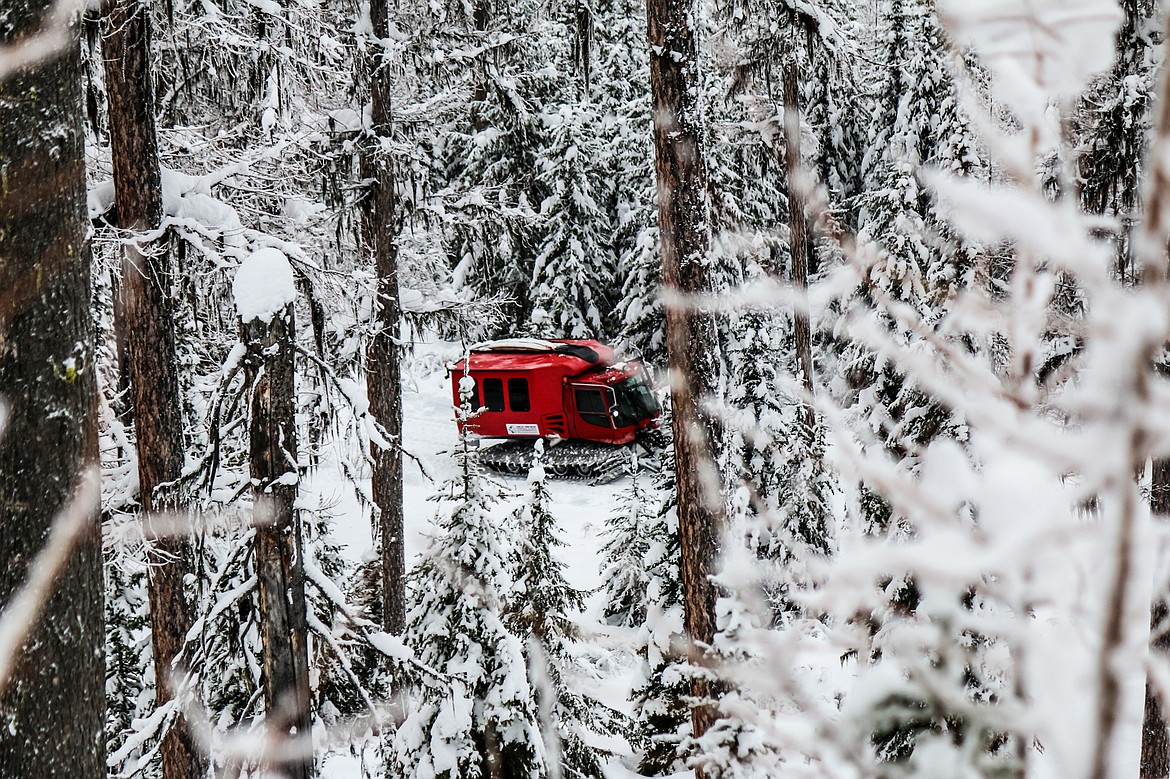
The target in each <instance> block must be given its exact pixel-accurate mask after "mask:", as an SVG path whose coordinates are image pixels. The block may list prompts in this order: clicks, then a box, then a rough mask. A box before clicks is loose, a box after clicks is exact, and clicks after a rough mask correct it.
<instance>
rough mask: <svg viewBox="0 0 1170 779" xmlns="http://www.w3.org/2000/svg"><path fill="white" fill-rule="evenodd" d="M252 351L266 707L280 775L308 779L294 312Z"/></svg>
mask: <svg viewBox="0 0 1170 779" xmlns="http://www.w3.org/2000/svg"><path fill="white" fill-rule="evenodd" d="M241 338H242V340H243V342H244V345H245V346H246V347H247V350H248V351H247V356H246V357H245V358H244V372H245V373H244V375H245V381H246V382H247V385H248V387H250V391H251V397H250V400H249V423H248V436H249V442H250V443H249V465H250V471H251V476H252V484H253V487H252V502H253V504H252V505H253V509H252V511H253V517H254V523H255V526H256V578H257V581H258V583H259V591H260V639H261V643H262V645H263V650H262V651H263V658H262V665H263V674H264V706H265V712H266V716H267V718H268V726H269V728H270V729H271V733H272V735H273V737H274V738H275V739H276V742H277V744H278V745H280V749H281V750H287V751H283V753H282V754H279V755H277V756H275V757H270V758H269V762H270V767H271V769H272V770H275V771H278V772H283V775H284V776H287V777H289V779H308V777H309V776H310V775H311V774H312V768H313V748H312V740H311V739H312V733H311V729H310V725H311V722H310V717H309V706H310V699H309V653H308V643H307V642H308V632H307V611H306V604H305V571H304V567H303V563H302V561H303V559H304V558H303V555H302V549H301V543H302V538H301V523H300V517H299V515H298V513H297V511H296V508H295V503H296V497H297V484H296V483H297V467H296V462H297V436H296V423H295V419H294V412H295V405H294V400H293V398H294V397H295V396H294V392H293V390H294V387H293V382H294V379H293V309H292V305H291V304H289V306H288V307H287V308H286V309H285V310H284V311H283V312H281V313H279V314H277V315H276V316H273V317H272V321H271V322H268V323H266V322H264V321H263V319H259V318H258V319H253V320H251V321H250V322H247V323H245V324H244V325H242V327H241Z"/></svg>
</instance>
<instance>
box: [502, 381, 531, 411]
mask: <svg viewBox="0 0 1170 779" xmlns="http://www.w3.org/2000/svg"><path fill="white" fill-rule="evenodd" d="M508 408H510V409H512V410H513V411H531V410H532V401H531V400H530V399H529V397H528V379H508Z"/></svg>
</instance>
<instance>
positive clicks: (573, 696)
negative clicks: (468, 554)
mask: <svg viewBox="0 0 1170 779" xmlns="http://www.w3.org/2000/svg"><path fill="white" fill-rule="evenodd" d="M543 444H544V442H543V441H541V440H538V441H537V443H536V450H537V451H536V455H535V457H534V459H533V462H532V468H531V470H530V471H529V474H528V488H529V489H528V495H527V496H526V498H525V500H524V501H523V502H522V503H521V505H520V506H518V507H517V509H516V510H515V512H514V513H513V514H512V517H511V521H512V530H513V532H514V533H515V534H516V538H517V539H518V540H519V543H518V545H517V548H516V565H517V576H516V586H515V589H514V590H513V592H512V594H511V596H510V598H509V601H510V606H509V609H508V615H507V616H508V619H507V623H508V625H509V627H510V628H511V629H512V631H513V632H514V633H516V635H517V636H527V637H528V639H527V640H528V648H529V668H530V669H531V675H532V682H533V687H534V688H535V689H536V693H537V699H538V703H539V706H540V709H541V715H542V718H547V719H549V720H550V721H551V722H550V724H551V730H552V732H551V733H549V732H547V731H546V733H545V737H546V738H549V737H550V736H552V737H555V738H556V740H557V741H558V743H559V749H556V750H554V747H553V745H552V744H546V747H547V748H548V759H549V760H550V761H551V760H553V759H555V758H556V756H557V755H558V754H559V759H560V772H561V776H565V777H596V779H602V777H603V776H604V772H603V770H602V758H603V757H605V756H606V754H607V753H606V752H605V751H603V750H599V749H598V748H596V747H594V746H591V745H590V744H589V743H588V742H587V741H586V738H585V737H586V735H587V734H589V733H593V734H598V735H603V736H610V737H613V736H615V735H619V734H620V733H621V732H622V731H623V728H621V727H620V726H622V725H627V724H628V723H625V722H624V721H623V720H624V718H623V717H621V715H619V714H618V713H617V712H616V711H614V710H613V709H611V708H609V707H608V706H607V705H605V703H604V702H601V701H597V700H593V699H591V698H589V697H587V696H586V695H585V694H584V693H582V692H581V691H580V686H581V682H582V679H583V677H584V674H582V672H581V663H580V654H581V643H582V636H581V631H580V629H579V628H578V627H577V625H576V623H575V622H574V621H573V619H572V617H573V616H574V615H578V614H580V613H581V611H582V610H583V608H584V605H585V603H584V598H583V594H582V593H581V592H580V591H579V590H576V589H574V588H573V587H571V586H570V585H569V583H568V582H567V581H565V574H564V569H565V564H564V563H563V562H561V561H560V560H558V559H557V557H556V554H557V550H559V549H561V548H563V547H564V546H565V542H564V541H563V540H562V539H561V536H560V533H559V532H558V530H557V521H556V517H554V516H553V514H552V507H551V505H550V502H551V498H550V496H549V493H548V487H547V485H546V484H545V471H544V466H543V465H542V464H541V460H540V458H541V455H542V453H543Z"/></svg>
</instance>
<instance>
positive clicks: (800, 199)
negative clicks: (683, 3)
mask: <svg viewBox="0 0 1170 779" xmlns="http://www.w3.org/2000/svg"><path fill="white" fill-rule="evenodd" d="M800 112H801V109H800V88H799V86H798V84H797V81H796V63H794V62H789V63H787V64H786V65H785V66H784V158H785V166H786V170H787V174H788V175H787V178H788V227H789V234H790V239H789V247H788V248H789V253H790V254H791V256H792V286H794V287H795V288H796V291H797V295H798V296H799V298H800V301H801V302H802V303H803V304H804V305H803V307H801V306H798V307H797V309H796V310H795V311H794V312H793V315H792V331H793V338H794V340H795V342H796V363H797V365H798V366H799V367H800V372H801V378H802V381H803V383H804V389H805V392H807V393H808V396H809V401H807V402H805V403H804V424H805V427H806V428H807V429H808V430H810V431H811V430H812V427H813V423H814V421H815V419H814V416H813V407H812V402H811V399H812V394H813V361H812V331H811V328H810V326H809V321H808V310H807V309H808V266H809V262H808V259H809V255H810V253H811V252H812V242H811V241H810V240H809V230H808V214H807V211H806V208H805V197H804V188H803V186H802V185H801V184H800V183H799V180H800V177H801V176H802V175H804V173H803V169H802V165H801V156H800Z"/></svg>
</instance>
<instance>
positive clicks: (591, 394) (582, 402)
mask: <svg viewBox="0 0 1170 779" xmlns="http://www.w3.org/2000/svg"><path fill="white" fill-rule="evenodd" d="M574 395H575V397H576V399H577V413H578V414H580V415H581V418H582V419H584V420H585V421H586V422H588V423H589V424H591V425H597V426H598V427H610V424H609V409H608V408H607V407H606V405H605V396H604V395H602V394H601V390H599V389H579V390H576V391H575V392H574Z"/></svg>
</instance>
